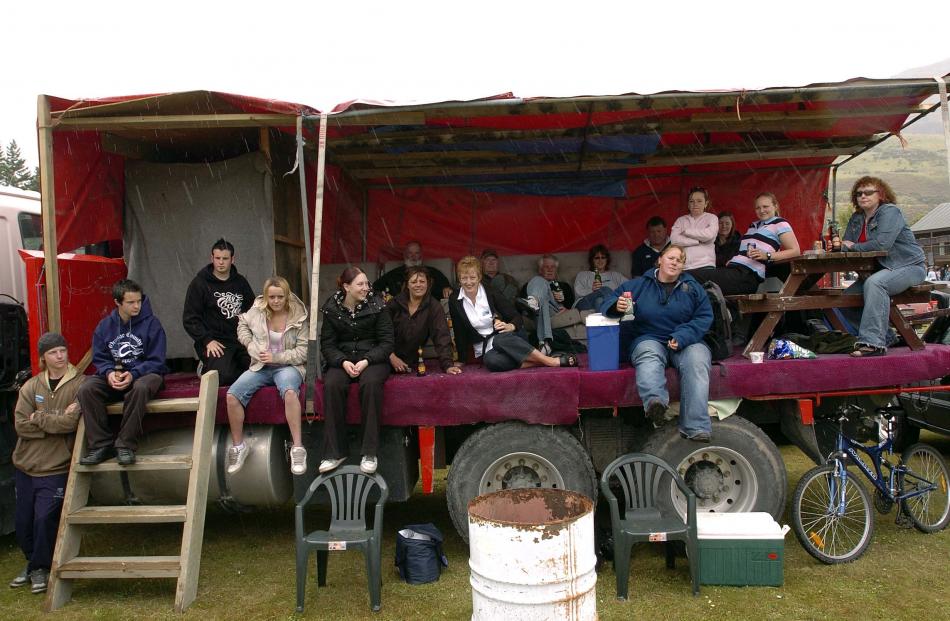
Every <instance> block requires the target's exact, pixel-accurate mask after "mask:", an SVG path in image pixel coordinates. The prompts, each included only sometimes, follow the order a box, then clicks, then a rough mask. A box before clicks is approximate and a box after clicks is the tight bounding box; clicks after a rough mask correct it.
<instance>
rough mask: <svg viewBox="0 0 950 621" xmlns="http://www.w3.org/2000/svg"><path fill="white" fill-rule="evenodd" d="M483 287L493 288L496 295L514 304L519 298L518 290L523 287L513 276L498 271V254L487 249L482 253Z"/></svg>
mask: <svg viewBox="0 0 950 621" xmlns="http://www.w3.org/2000/svg"><path fill="white" fill-rule="evenodd" d="M481 261H482V286H484V287H485V288H486V289H488V288H493V289H494V290H495V293H499V294H501V295H502V297H504V298H505V299H507V300H508V301H509V302H511V303H512V304H514V302H515V298H517V297H518V289H519V287H521V285H519V284H518V281H517V280H515V279H514V277H513V276H512V275H511V274H505V273H503V272H499V271H498V263H499V261H498V253H497V252H495V251H494V250H492V249H491V248H486V249H485V250H484V251H483V252H482V257H481Z"/></svg>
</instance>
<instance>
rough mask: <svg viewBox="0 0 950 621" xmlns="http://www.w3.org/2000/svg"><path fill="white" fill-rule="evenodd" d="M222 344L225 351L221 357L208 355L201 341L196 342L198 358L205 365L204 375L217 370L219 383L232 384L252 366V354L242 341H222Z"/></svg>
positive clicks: (202, 372) (203, 367)
mask: <svg viewBox="0 0 950 621" xmlns="http://www.w3.org/2000/svg"><path fill="white" fill-rule="evenodd" d="M221 344H222V345H224V353H223V354H222V355H221V357H220V358H212V357H210V356H206V355H205V347H204V345H201V344H200V343H195V353H196V354H198V359H199V360H201V364H202V365H203V366H202V368H201V374H202V375H204V374H205V373H207V372H208V371H217V372H218V385H219V386H230V385H231V384H233V383H234V381H235V380H237V378H239V377H241V373H244V372H245V371H247V369H248V367H250V366H251V356H250V355H248V353H247V350H246V349H245V348H244V346H243V345H241V344H240V343H224V342H221Z"/></svg>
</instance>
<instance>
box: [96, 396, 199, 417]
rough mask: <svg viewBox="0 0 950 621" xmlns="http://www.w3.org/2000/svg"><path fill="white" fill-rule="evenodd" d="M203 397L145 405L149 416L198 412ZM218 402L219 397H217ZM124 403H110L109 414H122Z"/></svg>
mask: <svg viewBox="0 0 950 621" xmlns="http://www.w3.org/2000/svg"><path fill="white" fill-rule="evenodd" d="M200 399H201V397H200V396H198V397H178V398H175V399H153V400H151V401H149V402H148V403H147V404H146V405H145V411H146V412H148V413H149V414H173V413H175V412H197V411H198V404H199V403H200ZM215 402H217V395H215ZM122 406H123V403H122V402H121V401H119V402H118V403H110V404H109V405H107V406H106V412H108V413H109V414H121V413H122Z"/></svg>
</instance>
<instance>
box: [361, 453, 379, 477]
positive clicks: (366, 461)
mask: <svg viewBox="0 0 950 621" xmlns="http://www.w3.org/2000/svg"><path fill="white" fill-rule="evenodd" d="M378 465H379V461H378V460H377V459H376V458H375V457H370V456H369V455H363V459H361V460H360V470H361V471H363V472H365V473H366V474H375V473H376V467H377V466H378Z"/></svg>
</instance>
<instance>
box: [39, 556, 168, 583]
mask: <svg viewBox="0 0 950 621" xmlns="http://www.w3.org/2000/svg"><path fill="white" fill-rule="evenodd" d="M179 573H181V557H178V556H77V557H76V558H74V559H72V560H69V561H66V562H65V563H63V564H62V565H60V566H59V568H58V569H57V570H56V574H57V577H58V578H60V579H71V578H177V577H178V574H179Z"/></svg>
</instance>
